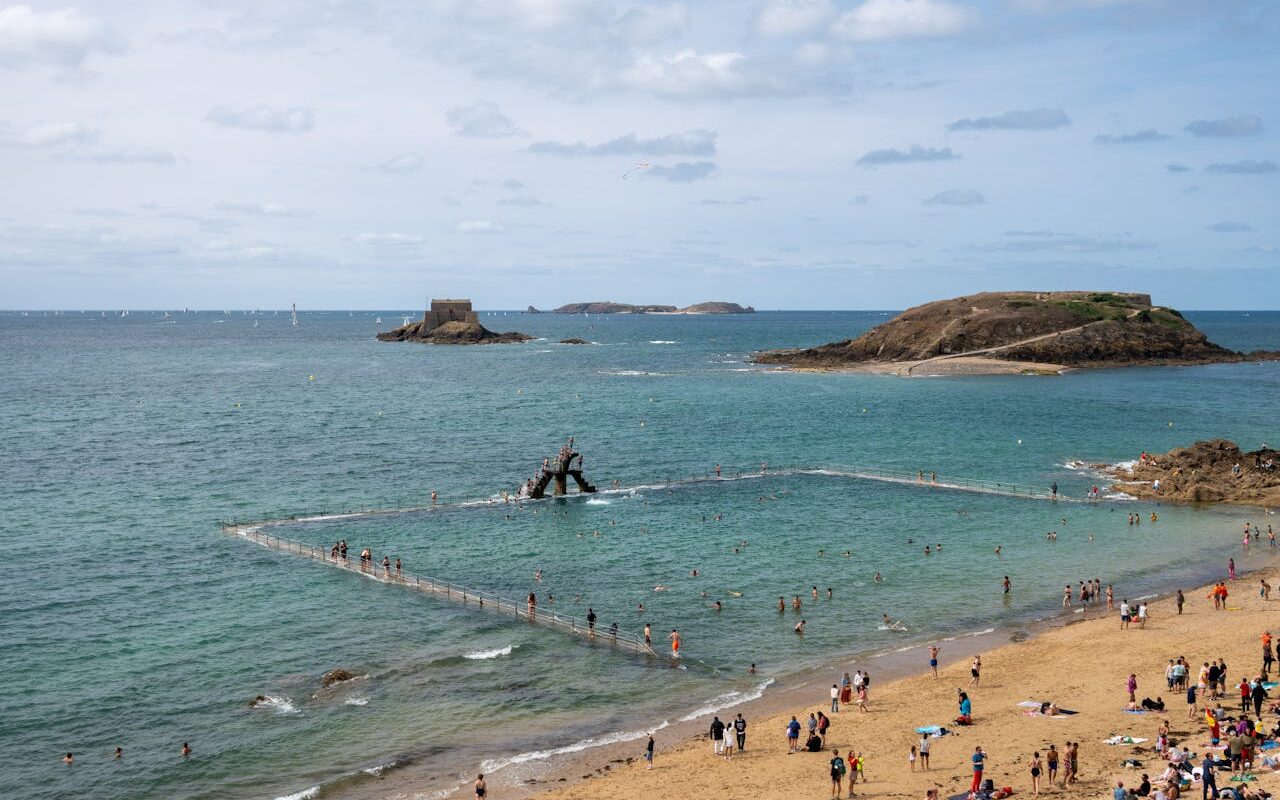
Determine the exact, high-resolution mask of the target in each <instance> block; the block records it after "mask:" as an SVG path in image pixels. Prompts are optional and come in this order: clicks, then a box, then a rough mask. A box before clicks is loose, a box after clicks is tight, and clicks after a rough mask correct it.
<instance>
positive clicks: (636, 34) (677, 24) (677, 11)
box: [618, 3, 689, 43]
mask: <svg viewBox="0 0 1280 800" xmlns="http://www.w3.org/2000/svg"><path fill="white" fill-rule="evenodd" d="M688 25H689V9H687V8H685V7H684V6H683V5H681V4H680V3H668V4H666V5H660V6H639V7H637V8H633V9H631V10H630V11H627V12H626V13H625V14H623V15H622V16H621V17H619V18H618V27H619V28H620V29H621V30H622V32H623V33H624V34H625V35H626V37H627V38H628V39H630V40H631V41H633V42H637V43H640V42H657V41H662V40H663V39H670V38H672V37H674V36H679V35H680V34H682V33H684V31H685V28H687V27H688Z"/></svg>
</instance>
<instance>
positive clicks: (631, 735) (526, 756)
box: [480, 720, 671, 773]
mask: <svg viewBox="0 0 1280 800" xmlns="http://www.w3.org/2000/svg"><path fill="white" fill-rule="evenodd" d="M670 725H671V723H670V722H668V721H666V720H663V721H662V724H661V725H656V726H654V727H652V728H646V729H645V730H643V731H620V732H618V733H610V734H608V735H606V736H596V737H594V738H591V739H583V740H582V741H580V742H574V743H573V744H567V745H564V746H563V747H553V748H551V749H550V750H533V751H530V752H528V753H517V754H516V755H514V756H511V757H509V758H489V759H485V760H484V761H482V762H480V771H481V772H486V773H487V772H497V771H498V770H500V769H502V768H503V767H509V766H511V765H512V764H525V763H528V762H530V761H542V760H545V759H548V758H554V757H555V756H562V755H567V754H569V753H580V752H582V751H583V750H590V749H591V748H593V747H604V746H606V745H611V744H621V743H622V742H632V741H635V740H636V739H643V738H644V737H646V736H648V735H649V734H650V733H652V732H655V731H660V730H662V729H663V728H667V727H670Z"/></svg>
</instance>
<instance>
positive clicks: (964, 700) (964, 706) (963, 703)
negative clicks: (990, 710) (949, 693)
mask: <svg viewBox="0 0 1280 800" xmlns="http://www.w3.org/2000/svg"><path fill="white" fill-rule="evenodd" d="M956 691H957V692H959V693H960V716H959V717H957V718H956V724H958V725H969V724H972V723H973V703H971V702H969V695H967V694H965V693H964V691H963V690H961V689H956Z"/></svg>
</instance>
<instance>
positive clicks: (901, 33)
mask: <svg viewBox="0 0 1280 800" xmlns="http://www.w3.org/2000/svg"><path fill="white" fill-rule="evenodd" d="M976 21H977V14H976V12H974V11H973V10H971V9H968V8H965V7H963V6H958V5H954V4H952V3H947V2H944V0H865V2H863V3H862V4H861V5H859V6H858V7H857V8H855V9H853V10H852V11H848V12H846V13H844V14H841V15H840V18H839V19H837V20H836V21H835V24H834V25H832V27H831V32H832V33H833V34H835V35H836V36H840V37H843V38H845V39H850V40H852V41H855V42H875V41H887V40H892V39H922V38H930V37H940V36H954V35H955V34H957V33H960V32H962V31H964V30H966V29H967V28H969V27H971V26H972V25H974V24H975V23H976Z"/></svg>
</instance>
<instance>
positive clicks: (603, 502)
mask: <svg viewBox="0 0 1280 800" xmlns="http://www.w3.org/2000/svg"><path fill="white" fill-rule="evenodd" d="M587 505H589V506H607V505H609V501H608V500H601V499H599V498H597V497H593V498H591V499H590V500H588V501H587Z"/></svg>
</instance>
